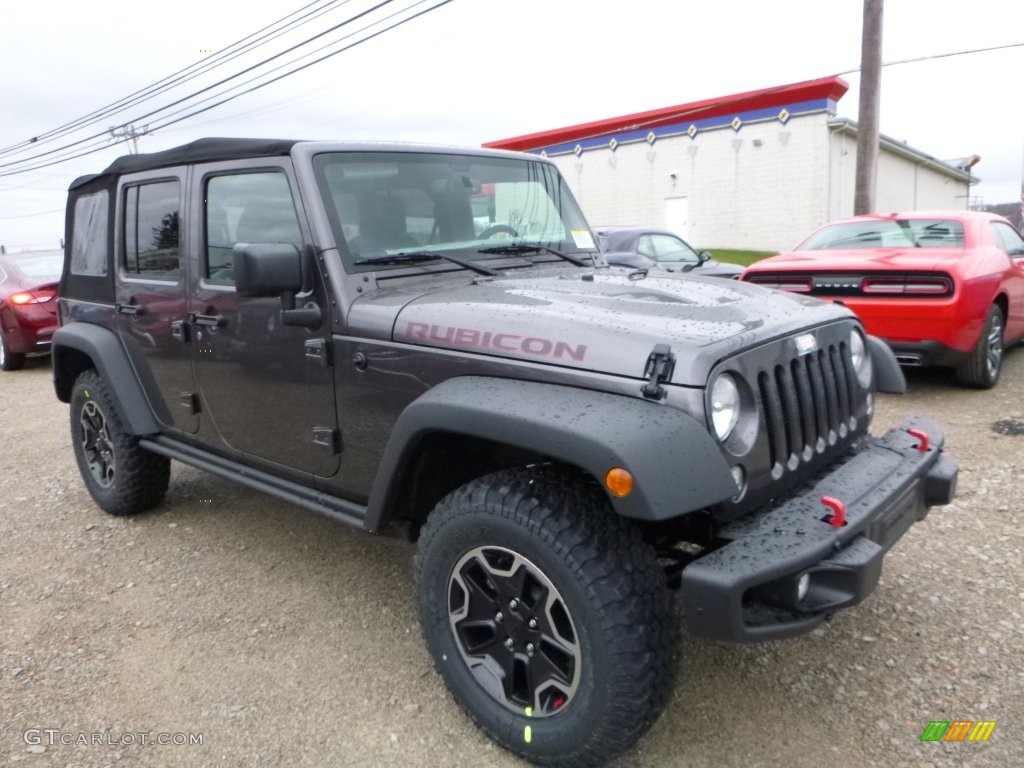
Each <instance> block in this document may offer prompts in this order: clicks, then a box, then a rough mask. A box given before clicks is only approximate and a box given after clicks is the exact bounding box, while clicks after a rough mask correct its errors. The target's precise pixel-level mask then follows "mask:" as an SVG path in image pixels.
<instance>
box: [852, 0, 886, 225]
mask: <svg viewBox="0 0 1024 768" xmlns="http://www.w3.org/2000/svg"><path fill="white" fill-rule="evenodd" d="M881 80H882V0H864V27H863V30H862V32H861V40H860V105H859V111H858V114H857V179H856V190H855V191H854V195H853V213H854V215H856V216H859V215H860V214H863V213H874V212H875V186H876V184H877V176H878V104H879V95H880V93H881Z"/></svg>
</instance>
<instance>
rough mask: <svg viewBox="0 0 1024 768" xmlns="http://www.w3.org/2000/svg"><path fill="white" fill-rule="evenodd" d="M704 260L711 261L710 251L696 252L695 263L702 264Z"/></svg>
mask: <svg viewBox="0 0 1024 768" xmlns="http://www.w3.org/2000/svg"><path fill="white" fill-rule="evenodd" d="M706 261H711V253H710V252H708V251H700V252H699V253H698V254H697V263H698V264H703V263H704V262H706Z"/></svg>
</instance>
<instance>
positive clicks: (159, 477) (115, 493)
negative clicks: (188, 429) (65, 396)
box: [71, 370, 171, 515]
mask: <svg viewBox="0 0 1024 768" xmlns="http://www.w3.org/2000/svg"><path fill="white" fill-rule="evenodd" d="M71 444H72V447H73V449H74V452H75V459H76V461H77V462H78V469H79V471H80V472H81V473H82V479H83V480H84V481H85V487H86V488H88V489H89V493H90V494H91V495H92V497H93V499H94V500H95V501H96V503H97V504H98V505H99V506H100V507H101V508H102V509H103V510H104V511H106V512H109V513H110V514H112V515H134V514H137V513H139V512H144V511H146V510H147V509H152V508H153V507H155V506H156V505H157V504H159V503H160V502H161V501H162V500H163V498H164V495H165V494H166V493H167V485H168V483H169V482H170V478H171V462H170V460H169V459H167V458H166V457H164V456H158V455H157V454H155V453H151V452H149V451H147V450H146V449H145V448H143V447H141V446H140V445H139V439H138V438H137V437H136V436H134V435H131V434H129V433H128V432H127V431H126V430H125V428H124V425H123V424H122V423H121V417H120V415H119V414H118V412H117V408H116V407H115V406H114V399H113V396H112V395H111V393H110V390H109V388H108V386H107V383H106V382H105V381H104V380H103V378H102V377H101V376H100V375H99V374H98V373H97V372H96V371H94V370H88V371H85V372H84V373H82V374H81V375H80V376H79V377H78V379H77V381H75V386H74V388H73V389H72V390H71Z"/></svg>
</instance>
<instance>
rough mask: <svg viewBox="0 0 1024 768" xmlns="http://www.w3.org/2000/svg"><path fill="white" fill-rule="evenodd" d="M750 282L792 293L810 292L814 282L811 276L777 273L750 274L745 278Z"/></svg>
mask: <svg viewBox="0 0 1024 768" xmlns="http://www.w3.org/2000/svg"><path fill="white" fill-rule="evenodd" d="M745 279H746V281H747V282H748V283H756V284H757V285H761V286H764V287H765V288H774V289H775V290H777V291H789V292H790V293H810V292H811V288H812V284H811V278H809V277H776V276H775V275H763V276H762V275H750V276H749V277H747V278H745Z"/></svg>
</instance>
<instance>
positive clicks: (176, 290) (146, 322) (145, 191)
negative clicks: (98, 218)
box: [115, 169, 199, 432]
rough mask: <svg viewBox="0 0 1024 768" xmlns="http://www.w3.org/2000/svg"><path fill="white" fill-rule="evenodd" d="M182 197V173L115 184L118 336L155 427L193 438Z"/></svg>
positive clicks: (160, 173) (194, 407)
mask: <svg viewBox="0 0 1024 768" xmlns="http://www.w3.org/2000/svg"><path fill="white" fill-rule="evenodd" d="M184 190H185V169H177V170H175V169H170V170H160V171H152V172H147V173H142V174H133V175H131V176H125V177H123V178H122V179H121V180H120V182H119V183H118V189H117V194H118V206H117V212H118V213H117V219H116V223H115V227H116V232H117V242H116V246H115V254H116V255H115V258H116V263H117V289H116V301H117V330H118V334H119V335H120V337H121V341H122V343H123V344H124V346H125V349H126V350H127V351H128V356H129V357H130V358H131V361H132V365H133V366H134V367H135V370H136V373H137V374H138V376H139V379H140V381H141V382H142V384H143V387H144V388H145V390H146V393H147V396H148V397H149V400H150V404H151V405H152V407H153V412H154V414H155V415H156V417H157V419H158V420H159V421H160V422H161V423H162V424H163V425H164V426H165V427H168V428H172V429H179V430H182V431H184V432H195V431H196V430H197V429H198V427H199V416H198V403H197V400H196V393H195V379H194V377H193V373H192V355H191V350H190V348H189V345H188V344H187V335H186V330H187V329H185V320H186V314H187V304H186V299H185V285H186V281H187V279H188V262H187V259H186V258H185V256H184V249H183V243H184V242H185V235H186V234H187V232H186V231H185V227H184V222H183V220H182V216H181V210H182V201H183V196H184Z"/></svg>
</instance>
